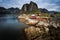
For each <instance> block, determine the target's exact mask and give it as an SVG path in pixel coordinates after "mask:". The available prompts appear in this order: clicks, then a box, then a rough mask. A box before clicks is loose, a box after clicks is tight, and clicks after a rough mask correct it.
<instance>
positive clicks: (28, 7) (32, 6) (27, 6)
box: [21, 1, 38, 12]
mask: <svg viewBox="0 0 60 40" xmlns="http://www.w3.org/2000/svg"><path fill="white" fill-rule="evenodd" d="M36 9H38V6H37V4H36V3H34V2H32V1H31V2H30V3H29V4H24V5H23V6H22V9H21V10H22V11H24V12H25V11H33V10H36Z"/></svg>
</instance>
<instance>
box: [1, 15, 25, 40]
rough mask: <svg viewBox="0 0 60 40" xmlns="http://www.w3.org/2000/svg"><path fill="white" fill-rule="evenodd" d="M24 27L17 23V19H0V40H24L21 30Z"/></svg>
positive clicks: (8, 17)
mask: <svg viewBox="0 0 60 40" xmlns="http://www.w3.org/2000/svg"><path fill="white" fill-rule="evenodd" d="M25 27H26V25H25V24H24V23H22V22H19V21H18V19H17V17H13V16H8V15H7V16H4V17H0V40H24V36H23V28H25Z"/></svg>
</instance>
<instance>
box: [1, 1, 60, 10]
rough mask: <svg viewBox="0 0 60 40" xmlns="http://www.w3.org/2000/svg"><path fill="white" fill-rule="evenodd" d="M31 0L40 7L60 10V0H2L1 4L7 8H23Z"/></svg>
mask: <svg viewBox="0 0 60 40" xmlns="http://www.w3.org/2000/svg"><path fill="white" fill-rule="evenodd" d="M30 1H33V2H36V3H37V5H38V7H39V8H46V9H48V10H49V11H52V10H54V11H60V0H0V6H4V7H6V8H9V7H18V8H20V9H21V7H22V6H23V4H25V3H30Z"/></svg>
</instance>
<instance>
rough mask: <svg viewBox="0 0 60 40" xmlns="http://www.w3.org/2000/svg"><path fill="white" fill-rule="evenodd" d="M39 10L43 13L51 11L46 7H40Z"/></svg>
mask: <svg viewBox="0 0 60 40" xmlns="http://www.w3.org/2000/svg"><path fill="white" fill-rule="evenodd" d="M39 11H40V12H41V13H49V11H48V10H47V9H45V8H39Z"/></svg>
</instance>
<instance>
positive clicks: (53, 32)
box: [24, 26, 60, 40]
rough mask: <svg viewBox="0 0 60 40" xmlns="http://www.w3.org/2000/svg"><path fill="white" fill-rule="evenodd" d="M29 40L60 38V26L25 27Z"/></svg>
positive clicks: (59, 39)
mask: <svg viewBox="0 0 60 40" xmlns="http://www.w3.org/2000/svg"><path fill="white" fill-rule="evenodd" d="M24 32H25V36H26V39H27V40H60V38H59V37H60V28H54V27H53V26H50V27H33V26H31V27H27V28H25V29H24Z"/></svg>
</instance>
